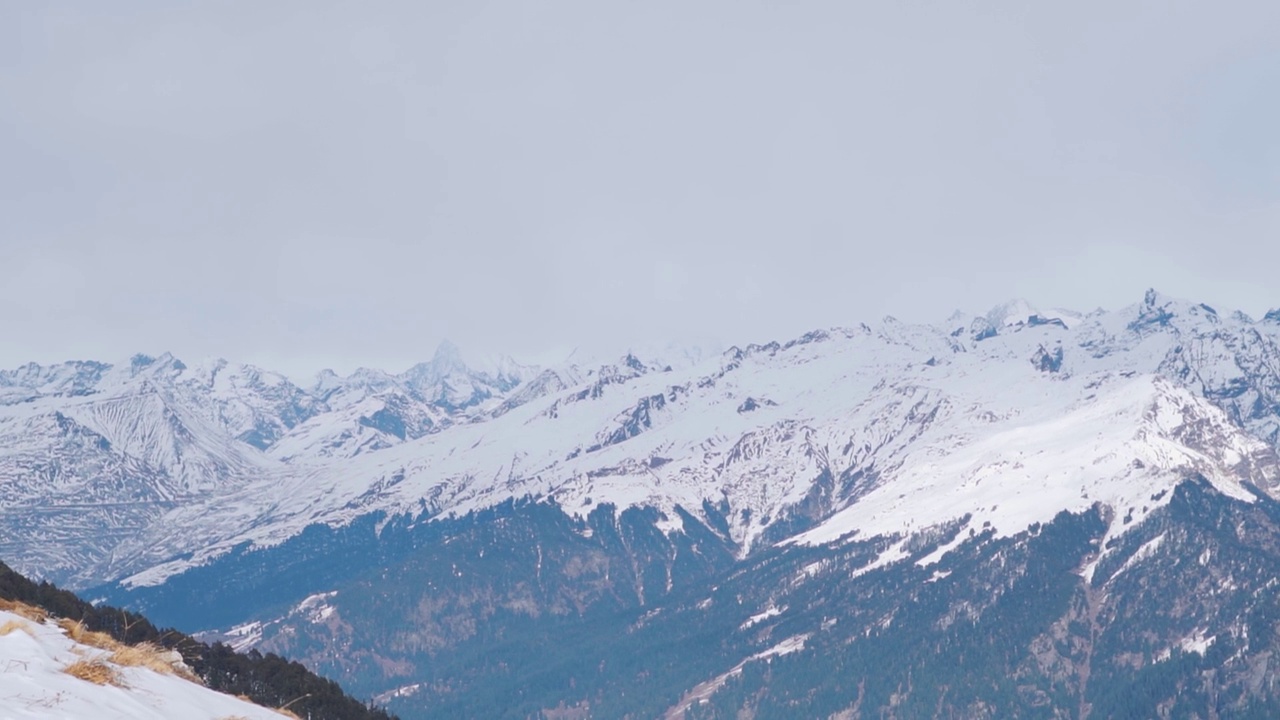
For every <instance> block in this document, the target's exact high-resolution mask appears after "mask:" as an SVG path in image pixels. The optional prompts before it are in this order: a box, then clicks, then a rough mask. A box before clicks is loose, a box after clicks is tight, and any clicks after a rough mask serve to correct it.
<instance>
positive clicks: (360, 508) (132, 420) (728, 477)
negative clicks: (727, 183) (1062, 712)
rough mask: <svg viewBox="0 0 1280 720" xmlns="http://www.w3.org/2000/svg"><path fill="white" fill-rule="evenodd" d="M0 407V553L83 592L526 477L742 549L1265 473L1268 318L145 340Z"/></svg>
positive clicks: (996, 519)
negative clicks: (337, 353) (546, 350)
mask: <svg viewBox="0 0 1280 720" xmlns="http://www.w3.org/2000/svg"><path fill="white" fill-rule="evenodd" d="M684 357H687V356H682V359H683V358H684ZM0 403H3V404H2V405H0V528H3V533H2V534H0V556H3V557H4V558H6V559H7V560H8V561H9V562H11V563H12V564H14V565H15V567H18V568H19V569H22V570H24V571H26V572H28V573H32V574H35V575H39V576H43V577H50V578H53V579H56V580H59V581H63V582H67V583H69V584H71V585H73V586H87V585H90V584H93V583H95V582H101V581H106V580H110V579H114V578H117V577H123V576H128V575H131V576H132V578H131V580H130V581H129V582H130V583H132V584H135V585H149V584H155V583H160V582H163V581H164V580H165V578H167V577H170V576H171V575H172V574H174V573H177V572H180V571H182V570H183V569H185V568H189V567H191V566H193V565H198V564H200V563H202V562H205V561H207V560H209V559H211V558H213V557H217V556H219V555H221V554H223V553H225V552H227V551H229V550H230V549H231V548H233V547H235V546H237V545H239V544H242V543H244V542H246V541H247V542H251V543H253V544H256V545H260V546H266V545H273V544H277V543H280V542H283V541H284V540H286V539H288V538H290V537H294V536H297V535H298V534H299V533H300V532H301V531H302V530H303V529H304V528H306V527H307V526H308V525H312V524H315V523H322V524H327V525H332V526H341V525H344V524H346V523H349V522H351V521H352V520H354V519H356V518H359V517H362V516H367V515H369V514H370V513H374V512H377V511H385V512H387V513H389V514H391V515H395V514H407V515H409V516H412V517H419V516H421V517H446V516H449V515H463V514H465V513H467V512H470V511H474V510H479V509H483V508H488V507H493V506H495V505H497V504H499V503H502V502H504V501H506V500H508V499H512V498H523V497H533V498H541V499H546V500H554V501H555V502H556V503H558V504H559V506H560V507H561V508H563V509H564V511H565V512H566V513H569V514H571V515H580V516H583V517H585V516H587V515H588V514H589V513H590V512H591V511H592V510H593V509H595V508H598V507H601V506H603V505H605V504H611V505H614V506H617V507H619V508H627V507H652V508H655V509H657V510H658V511H660V512H661V518H660V520H659V522H658V525H659V527H660V528H661V529H662V530H664V531H667V532H674V531H678V530H680V529H681V528H682V527H683V525H684V522H685V521H684V520H682V519H681V518H682V516H681V514H680V513H679V512H678V511H677V508H681V509H683V510H685V511H687V512H689V513H691V516H692V517H695V518H697V519H698V521H699V522H702V523H705V524H706V525H707V526H708V527H714V528H716V529H717V532H719V533H720V534H721V535H722V536H723V538H724V539H725V540H726V541H728V542H730V543H731V544H732V545H733V546H734V547H736V548H737V550H736V552H738V553H739V554H740V555H745V554H747V553H749V552H751V551H752V549H754V548H758V547H760V546H761V545H762V544H763V545H768V544H773V543H776V542H780V541H783V540H789V539H790V540H792V541H794V542H802V543H825V542H829V541H834V540H837V539H839V538H842V537H848V536H849V535H851V534H857V536H858V537H869V536H873V535H880V534H889V533H910V532H913V531H916V530H921V529H924V528H929V527H933V526H938V525H941V524H944V523H947V522H950V521H954V520H956V519H960V518H966V519H965V520H964V522H965V523H967V524H968V525H969V526H970V527H971V528H972V529H974V530H980V529H982V528H984V527H994V528H995V529H996V530H997V532H999V533H1016V532H1019V531H1021V530H1023V529H1025V528H1026V527H1028V526H1030V525H1031V524H1033V523H1036V522H1044V521H1047V520H1049V519H1050V518H1052V517H1053V516H1054V515H1055V514H1056V513H1057V512H1058V511H1060V510H1064V509H1070V510H1080V509H1083V508H1087V507H1089V506H1091V505H1092V504H1093V503H1095V502H1098V501H1101V502H1103V503H1104V504H1106V505H1107V506H1109V507H1110V508H1111V510H1112V512H1113V513H1114V515H1115V518H1114V523H1115V527H1117V528H1122V527H1123V526H1124V525H1125V524H1127V523H1129V522H1132V521H1133V520H1135V519H1141V518H1142V517H1143V516H1145V515H1146V514H1148V513H1150V512H1152V511H1153V510H1155V509H1156V508H1157V507H1159V506H1160V504H1161V503H1162V502H1164V501H1166V500H1167V497H1168V494H1167V491H1168V490H1169V489H1170V488H1172V487H1173V486H1174V485H1175V484H1176V483H1177V482H1178V481H1179V480H1180V479H1182V478H1184V477H1186V476H1187V475H1189V474H1193V473H1198V474H1201V475H1203V476H1204V477H1206V478H1207V479H1208V480H1209V481H1210V482H1212V483H1213V484H1214V485H1215V486H1217V487H1218V488H1219V489H1220V490H1221V491H1222V492H1224V493H1227V494H1228V495H1230V496H1233V497H1239V498H1247V497H1249V490H1248V489H1247V487H1246V486H1254V487H1257V488H1261V489H1262V490H1263V491H1267V492H1270V491H1271V490H1272V489H1273V488H1274V487H1275V486H1276V484H1277V482H1278V481H1280V471H1278V469H1277V460H1276V450H1277V446H1278V443H1280V313H1271V314H1268V316H1267V317H1265V318H1263V319H1261V320H1253V319H1251V318H1248V317H1245V316H1243V315H1242V314H1239V313H1220V312H1218V311H1215V310H1214V309H1212V308H1209V307H1207V306H1204V305H1198V304H1195V303H1190V302H1183V301H1178V300H1172V299H1169V298H1165V297H1162V296H1160V295H1158V294H1157V293H1154V292H1151V293H1148V294H1147V296H1146V297H1145V298H1144V299H1143V301H1142V302H1140V303H1137V304H1135V305H1133V306H1130V307H1127V308H1123V309H1121V310H1118V311H1114V312H1109V313H1107V312H1101V311H1099V312H1095V313H1090V314H1087V315H1084V314H1079V313H1072V312H1065V311H1053V312H1041V311H1037V310H1035V309H1034V308H1032V307H1030V306H1029V305H1027V304H1026V303H1021V302H1019V303H1010V304H1008V305H1005V306H1001V307H999V308H996V309H994V310H992V311H991V312H990V313H987V314H986V315H982V316H976V317H970V316H965V315H962V314H957V315H956V316H954V317H952V318H951V319H950V320H948V321H946V322H944V323H939V324H936V325H910V324H905V323H901V322H898V321H896V320H893V319H892V318H886V319H885V320H883V321H881V322H878V323H875V324H858V325H854V326H852V327H848V328H833V329H830V330H824V331H815V332H812V333H808V334H806V335H804V336H803V337H800V338H797V339H794V340H791V341H788V342H785V343H779V342H770V343H767V344H762V345H761V344H753V345H747V346H744V347H735V348H731V349H730V350H728V351H726V352H725V353H723V354H720V355H718V356H713V357H710V358H706V359H703V360H700V361H696V362H690V361H687V360H684V361H682V362H674V361H668V360H666V359H665V358H662V357H636V356H634V355H627V356H625V357H623V358H620V359H619V360H617V361H616V362H613V363H607V364H602V365H594V366H583V365H574V364H565V365H563V366H559V367H549V368H534V367H527V366H522V365H519V364H517V363H514V362H511V361H502V362H497V363H492V364H490V366H489V367H486V368H483V369H475V368H471V367H468V366H467V365H466V364H465V363H463V362H462V361H461V359H460V357H459V356H458V353H457V352H456V350H454V349H452V348H450V347H445V348H443V349H442V350H441V352H440V353H438V355H437V357H436V358H435V359H434V360H433V361H432V362H430V363H424V364H423V365H420V366H417V367H415V368H414V369H411V370H410V371H408V372H406V373H404V374H401V375H391V374H387V373H381V372H378V371H370V370H362V371H359V372H357V373H355V374H353V375H352V376H351V377H348V378H339V377H337V376H335V375H333V374H324V375H322V376H321V377H320V378H319V379H318V381H317V383H316V384H315V385H314V386H313V387H310V388H302V387H298V386H295V385H294V384H293V383H291V382H289V381H288V380H287V379H285V378H284V377H283V376H280V375H277V374H273V373H270V372H267V371H263V370H259V369H256V368H252V367H248V366H236V365H231V364H228V363H226V362H224V361H216V362H211V363H205V364H201V365H198V366H191V367H188V366H186V365H185V364H183V363H182V362H180V361H178V360H177V359H175V358H172V357H169V356H162V357H160V358H154V359H153V358H147V357H142V356H139V357H136V358H134V359H133V360H132V361H131V362H130V363H127V364H122V365H117V366H110V365H105V364H100V363H92V362H86V363H69V364H66V365H62V366H55V367H39V366H27V367H24V368H20V369H18V370H16V371H10V372H5V373H0ZM887 557H891V556H887Z"/></svg>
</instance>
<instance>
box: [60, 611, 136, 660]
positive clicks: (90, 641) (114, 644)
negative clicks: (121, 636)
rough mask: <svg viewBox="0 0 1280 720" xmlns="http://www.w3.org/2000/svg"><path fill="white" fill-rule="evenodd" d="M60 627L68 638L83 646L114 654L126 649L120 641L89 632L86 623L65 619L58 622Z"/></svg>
mask: <svg viewBox="0 0 1280 720" xmlns="http://www.w3.org/2000/svg"><path fill="white" fill-rule="evenodd" d="M58 627H60V628H62V629H63V630H65V631H66V633H67V637H69V638H71V639H72V640H75V641H76V642H78V643H80V644H81V645H88V646H89V647H96V648H98V649H99V650H110V651H112V652H115V651H117V650H119V649H120V648H122V647H125V646H124V645H123V644H121V643H120V641H119V640H116V639H115V638H113V637H111V636H110V635H108V634H106V633H104V632H98V631H97V630H89V629H88V628H86V627H85V626H84V623H82V622H80V621H79V620H67V619H65V618H64V619H62V620H59V621H58Z"/></svg>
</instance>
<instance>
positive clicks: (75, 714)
mask: <svg viewBox="0 0 1280 720" xmlns="http://www.w3.org/2000/svg"><path fill="white" fill-rule="evenodd" d="M76 663H82V666H87V667H88V668H89V670H86V671H84V673H83V674H84V675H87V676H89V677H97V678H98V679H103V678H106V677H107V676H108V675H109V676H110V678H111V679H110V680H103V681H102V682H94V681H93V680H91V679H82V678H81V677H78V676H76V675H73V674H71V673H69V672H68V668H72V669H73V670H74V666H75V664H76ZM282 717H284V716H283V715H281V714H280V713H278V712H276V711H274V710H268V709H266V708H263V707H261V706H258V705H254V704H253V703H249V702H245V701H243V700H240V699H237V698H234V697H232V696H230V695H224V694H222V693H219V692H215V691H213V690H210V689H209V688H206V687H204V686H203V685H200V684H199V683H197V682H194V681H191V680H187V679H184V678H182V677H180V676H179V675H176V674H173V673H163V672H157V671H156V670H154V669H151V668H148V667H144V666H138V665H121V664H118V663H117V662H114V661H113V660H112V659H111V653H110V652H108V651H106V650H102V649H99V648H96V647H91V646H89V645H83V644H81V643H77V642H75V641H73V640H72V639H71V638H70V637H68V636H67V633H66V632H65V631H64V630H63V629H62V628H60V627H58V626H57V624H55V623H54V622H53V621H52V620H46V621H43V622H36V621H34V620H30V619H27V618H24V617H22V616H20V615H17V614H14V613H12V612H6V611H3V610H0V720H26V719H27V718H30V719H32V720H36V719H37V718H38V719H40V720H47V719H48V718H62V719H64V720H151V719H154V720H173V719H174V718H183V720H227V719H228V718H243V720H280V718H282Z"/></svg>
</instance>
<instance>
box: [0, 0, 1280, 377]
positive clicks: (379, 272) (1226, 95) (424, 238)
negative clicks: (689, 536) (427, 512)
mask: <svg viewBox="0 0 1280 720" xmlns="http://www.w3.org/2000/svg"><path fill="white" fill-rule="evenodd" d="M1278 27H1280V3H1274V2H1261V1H1256V2H1218V3H1205V2H1120V3H1117V2H1077V3H1018V2H981V3H945V2H911V3H848V2H828V3H821V2H804V1H797V2H788V3H753V2H692V3H691V2H678V3H677V2H661V1H655V2H645V3H618V2H598V1H592V2H585V1H584V2H547V3H518V2H502V3H499V2H490V3H483V2H468V3H420V2H390V3H319V2H292V3H290V2H273V3H249V2H216V3H215V2H205V3H182V4H177V3H159V2H156V3H129V2H114V3H100V2H63V3H25V2H17V1H16V0H10V1H8V2H4V1H3V0H0V218H3V219H2V220H0V267H2V268H3V277H4V282H3V283H2V284H0V308H2V309H3V317H4V326H3V333H4V337H5V340H4V342H3V343H0V366H13V365H17V364H19V363H21V362H24V361H26V360H38V361H54V360H61V359H66V358H70V357H95V358H104V359H112V358H117V357H123V356H127V355H129V354H131V353H133V352H135V351H139V350H143V351H148V352H153V353H154V352H159V351H163V350H166V349H169V350H173V351H174V352H175V353H177V354H179V355H182V356H185V357H200V356H207V355H222V356H227V357H231V358H236V359H247V360H253V361H258V362H262V363H267V364H274V365H278V366H280V367H283V368H285V369H288V370H290V371H292V372H295V373H296V372H303V371H310V370H314V369H318V368H319V367H322V366H335V367H337V368H338V369H340V370H344V369H351V368H353V367H355V366H356V365H372V366H383V367H387V368H389V369H398V368H401V367H403V366H406V365H407V364H409V363H411V362H413V361H414V360H417V359H421V358H424V357H427V356H429V355H430V353H431V351H432V349H433V348H434V346H435V345H436V343H437V342H438V341H439V340H440V339H441V338H443V337H450V338H452V339H453V340H454V341H455V342H457V343H458V344H459V345H462V346H463V347H464V348H472V349H474V350H480V351H501V350H505V351H509V352H511V353H513V354H516V355H517V356H520V355H529V354H537V353H541V352H544V351H546V350H547V349H549V348H559V347H569V346H573V345H578V344H582V345H588V346H614V345H616V346H624V345H627V344H641V345H643V344H654V343H660V342H662V341H665V340H668V339H697V338H716V339H720V340H721V341H723V342H726V343H740V342H747V341H753V340H756V341H760V340H768V339H773V338H782V337H785V336H792V335H797V334H799V333H801V332H803V331H805V330H807V329H810V328H813V327H820V326H829V325H838V324H853V323H856V322H858V321H860V320H863V319H869V318H879V317H881V316H883V315H885V314H893V315H895V316H897V317H899V318H902V319H907V320H932V319H941V318H944V317H946V316H947V315H949V314H950V312H951V311H952V310H954V309H956V308H963V309H967V310H971V311H981V310H985V309H986V308H987V307H989V306H991V305H994V304H996V303H998V302H1000V301H1003V300H1006V299H1008V298H1011V297H1015V296H1025V297H1027V298H1028V299H1030V300H1031V301H1032V302H1034V303H1036V304H1039V305H1043V306H1054V305H1061V306H1068V307H1074V308H1078V309H1091V308H1093V307H1097V306H1104V307H1118V306H1122V305H1125V304H1129V303H1131V302H1136V301H1138V300H1139V299H1140V298H1141V296H1142V292H1143V290H1145V289H1146V288H1147V287H1149V286H1154V287H1157V288H1158V289H1160V290H1161V291H1162V292H1165V293H1167V294H1170V295H1177V296H1183V297H1187V298H1190V299H1194V300H1198V301H1205V302H1209V303H1211V304H1214V305H1219V306H1223V307H1232V308H1240V309H1244V310H1246V311H1247V312H1250V313H1253V314H1255V315H1256V314H1260V313H1261V312H1263V311H1264V310H1266V309H1267V308H1269V307H1273V306H1280V282H1278V281H1277V278H1278V277H1280V233H1278V232H1277V231H1278V230H1280V140H1278V138H1280V133H1277V131H1276V128H1277V127H1280V32H1277V31H1276V28H1278Z"/></svg>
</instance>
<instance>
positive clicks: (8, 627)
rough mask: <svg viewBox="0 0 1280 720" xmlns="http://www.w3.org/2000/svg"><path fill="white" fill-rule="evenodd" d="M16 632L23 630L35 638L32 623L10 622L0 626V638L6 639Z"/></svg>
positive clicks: (22, 621)
mask: <svg viewBox="0 0 1280 720" xmlns="http://www.w3.org/2000/svg"><path fill="white" fill-rule="evenodd" d="M15 630H21V631H22V632H24V633H26V634H28V635H31V636H32V637H35V635H34V634H33V633H32V632H31V623H29V622H26V621H25V620H10V621H9V622H7V623H5V624H3V625H0V637H4V636H5V635H8V634H9V633H11V632H13V631H15Z"/></svg>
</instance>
